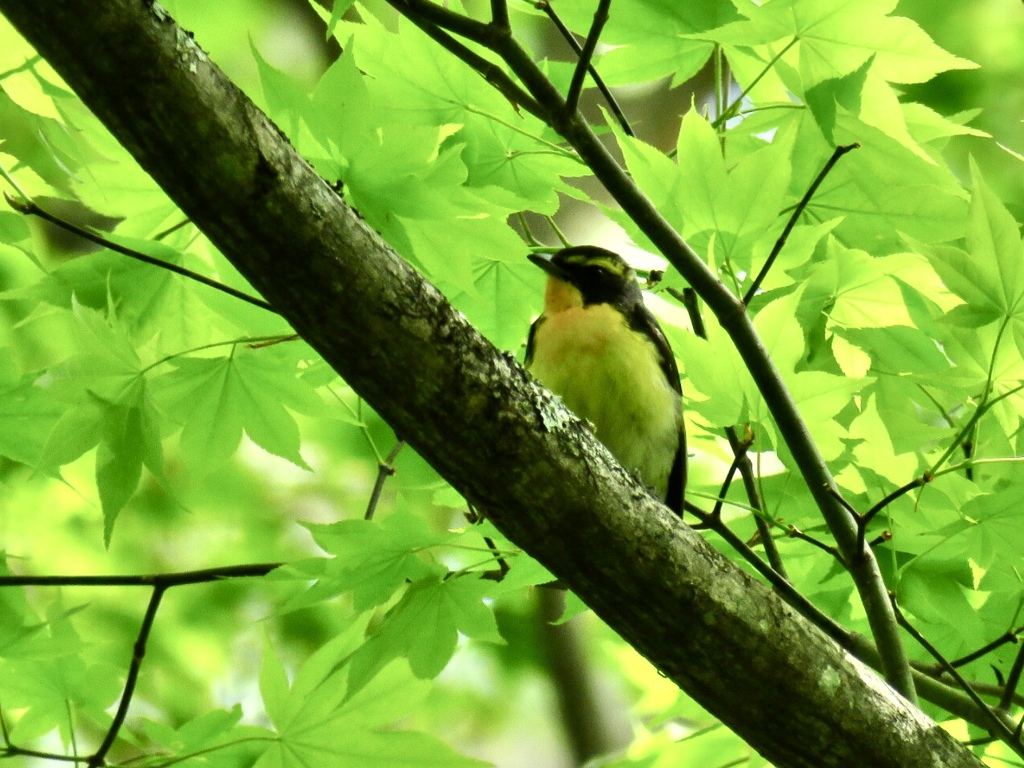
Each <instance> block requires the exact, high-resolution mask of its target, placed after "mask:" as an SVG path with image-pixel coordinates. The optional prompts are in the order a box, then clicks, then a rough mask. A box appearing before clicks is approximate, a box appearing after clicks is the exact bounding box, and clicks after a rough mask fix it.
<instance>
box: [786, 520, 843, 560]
mask: <svg viewBox="0 0 1024 768" xmlns="http://www.w3.org/2000/svg"><path fill="white" fill-rule="evenodd" d="M787 535H788V536H789V537H790V538H791V539H799V540H800V541H806V542H807V543H808V544H810V545H811V546H814V547H817V548H818V549H820V550H821V551H822V552H828V554H830V555H832V557H834V558H835V559H836V560H838V561H839V562H840V563H842V564H843V565H844V566H845V565H846V564H845V563H844V562H843V555H842V553H841V552H840V551H839V550H838V549H837V548H835V547H832V546H829V545H828V544H826V543H825V542H823V541H820V540H818V539H816V538H814V537H813V536H811V535H810V534H807V533H804V532H803V531H801V530H800V529H799V528H797V527H796V526H795V525H790V526H789V529H788V531H787Z"/></svg>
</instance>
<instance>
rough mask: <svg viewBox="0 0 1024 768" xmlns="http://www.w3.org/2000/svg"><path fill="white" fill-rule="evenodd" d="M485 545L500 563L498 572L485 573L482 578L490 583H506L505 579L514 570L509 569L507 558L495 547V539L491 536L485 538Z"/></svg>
mask: <svg viewBox="0 0 1024 768" xmlns="http://www.w3.org/2000/svg"><path fill="white" fill-rule="evenodd" d="M484 543H485V544H486V545H487V548H488V549H489V550H491V553H492V554H493V555H494V559H495V560H496V561H497V563H498V568H497V570H490V571H484V572H483V574H482V575H481V576H480V578H481V579H489V580H490V581H504V580H505V577H506V576H508V572H509V571H510V570H512V569H511V568H510V567H509V564H508V561H506V560H505V556H504V555H503V554H501V550H500V549H498V547H497V546H495V544H494V539H492V538H491V537H490V536H484Z"/></svg>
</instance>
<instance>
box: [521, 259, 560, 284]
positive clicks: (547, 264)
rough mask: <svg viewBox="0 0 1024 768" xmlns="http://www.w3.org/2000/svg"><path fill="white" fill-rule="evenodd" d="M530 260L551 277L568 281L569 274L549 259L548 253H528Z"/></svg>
mask: <svg viewBox="0 0 1024 768" xmlns="http://www.w3.org/2000/svg"><path fill="white" fill-rule="evenodd" d="M526 258H528V259H529V260H530V261H532V262H533V263H534V264H536V265H537V266H538V267H540V268H541V269H543V270H544V271H545V272H547V273H548V274H549V275H551V276H552V277H557V278H558V279H559V280H564V281H565V282H567V283H568V282H570V280H569V276H568V275H567V274H566V273H565V270H563V269H562V268H561V267H559V266H558V265H557V264H555V263H554V262H553V261H551V254H550V253H530V254H528V255H527V257H526Z"/></svg>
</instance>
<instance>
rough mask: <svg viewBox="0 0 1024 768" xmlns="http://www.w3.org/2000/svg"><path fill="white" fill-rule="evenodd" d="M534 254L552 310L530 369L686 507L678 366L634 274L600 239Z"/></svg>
mask: <svg viewBox="0 0 1024 768" xmlns="http://www.w3.org/2000/svg"><path fill="white" fill-rule="evenodd" d="M529 259H530V261H532V262H533V263H534V264H536V265H537V266H538V267H540V268H541V269H543V270H544V271H545V272H546V273H547V274H548V282H547V287H546V289H545V291H544V312H543V314H541V316H540V317H539V318H537V320H536V321H534V323H533V325H531V326H530V335H529V338H528V340H527V343H526V367H527V368H528V369H529V370H530V372H531V373H532V374H533V375H534V377H535V378H536V379H537V380H538V381H539V382H540V383H541V384H543V385H544V386H546V387H547V388H548V389H550V390H551V391H552V392H554V393H555V394H557V395H559V396H560V397H561V398H562V402H564V403H565V405H566V406H567V407H568V408H569V409H570V410H571V411H572V412H573V413H575V414H576V415H577V416H579V417H580V418H582V419H585V420H587V421H589V422H590V423H591V424H593V425H594V429H595V431H596V434H597V438H598V439H599V440H600V441H601V442H602V443H604V444H605V446H606V447H607V448H608V450H610V451H611V452H612V455H614V456H615V458H616V459H618V460H619V463H620V464H622V465H623V466H624V467H625V468H626V469H628V470H629V471H631V472H633V473H634V474H635V475H636V476H637V477H638V478H639V479H640V480H641V481H642V482H643V483H644V484H646V485H647V486H649V487H650V488H651V489H653V491H654V492H655V493H656V494H657V495H658V497H659V498H661V499H662V500H663V501H664V502H665V503H666V504H667V505H668V507H669V508H670V509H672V510H673V511H674V512H676V513H677V514H680V515H681V514H682V506H683V490H684V488H685V486H686V432H685V430H684V426H683V410H682V386H681V384H680V382H679V369H678V368H677V367H676V359H675V356H674V355H673V354H672V348H671V347H670V346H669V343H668V339H667V338H665V333H664V332H663V331H662V330H661V326H660V325H658V321H657V320H656V319H655V317H654V315H653V314H651V311H650V310H649V309H647V307H646V306H644V299H643V293H642V292H641V290H640V285H639V283H637V280H636V272H635V271H634V270H633V268H632V267H630V266H629V265H628V264H627V263H626V262H625V260H624V259H623V258H622V257H621V256H619V255H618V254H617V253H613V252H611V251H608V250H605V249H604V248H598V247H596V246H592V245H582V246H575V247H572V248H565V249H563V250H561V251H558V252H557V253H555V254H553V255H548V254H541V253H532V254H530V256H529Z"/></svg>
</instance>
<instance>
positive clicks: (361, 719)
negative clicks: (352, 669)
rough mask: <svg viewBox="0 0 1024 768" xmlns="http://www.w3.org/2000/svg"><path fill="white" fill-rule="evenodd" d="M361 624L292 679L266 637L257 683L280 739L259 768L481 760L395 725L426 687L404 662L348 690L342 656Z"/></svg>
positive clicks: (369, 767)
mask: <svg viewBox="0 0 1024 768" xmlns="http://www.w3.org/2000/svg"><path fill="white" fill-rule="evenodd" d="M362 629H363V625H362V624H360V625H356V626H354V627H353V628H352V629H350V630H349V631H347V632H344V633H342V634H341V635H339V636H338V637H336V638H335V639H334V640H332V641H331V642H330V643H328V644H327V645H326V646H324V647H323V648H321V649H320V651H318V652H317V653H316V654H314V655H313V656H312V657H310V659H309V660H308V661H307V662H306V663H305V664H303V665H302V667H300V669H299V671H298V672H297V674H296V675H295V679H294V681H293V682H292V683H291V685H290V686H289V684H288V681H287V678H286V676H285V673H284V670H283V669H282V667H281V664H280V662H279V661H278V660H277V659H276V658H275V656H274V654H273V652H272V650H271V649H270V647H269V644H264V656H263V670H262V672H261V674H260V690H261V692H262V694H263V700H264V704H265V706H266V709H267V713H268V715H269V716H270V718H271V721H272V722H273V724H274V727H275V729H276V732H277V740H276V742H275V743H274V744H272V745H271V746H270V748H269V749H268V750H267V751H266V752H265V753H264V754H263V756H262V757H261V758H260V759H259V761H258V762H257V763H256V766H257V768H307V767H308V766H309V765H319V764H324V763H325V762H326V763H328V764H331V765H343V766H346V768H364V767H365V768H377V767H378V766H381V765H387V766H396V767H397V768H423V767H424V766H427V767H429V768H477V767H478V766H484V765H486V764H485V763H481V762H480V761H478V760H473V759H471V758H467V757H463V756H461V755H459V754H457V753H456V752H454V751H453V750H452V749H451V748H450V747H448V746H447V745H445V744H444V743H442V742H440V741H438V740H437V739H435V738H434V737H432V736H428V735H427V734H425V733H419V732H415V731H402V730H395V729H394V727H393V724H394V722H395V721H396V720H399V719H401V718H402V717H404V716H405V715H406V714H407V713H409V712H411V711H412V710H413V708H414V707H416V706H417V705H418V704H419V703H420V702H421V701H422V700H423V697H424V696H425V695H426V693H427V690H428V689H429V683H427V682H426V681H421V680H417V679H416V678H415V677H413V675H411V674H410V673H409V669H408V667H407V666H406V665H405V664H404V663H401V662H398V663H393V664H390V665H389V666H387V668H385V669H382V670H380V672H379V674H377V675H376V676H375V677H374V678H373V680H371V681H369V682H368V683H367V684H366V685H365V686H364V687H362V688H361V689H360V690H352V688H351V686H350V684H349V682H348V675H349V668H348V666H347V662H348V657H349V656H350V654H351V649H352V645H353V641H354V640H357V639H358V634H357V632H360V631H362ZM353 630H355V631H353Z"/></svg>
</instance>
